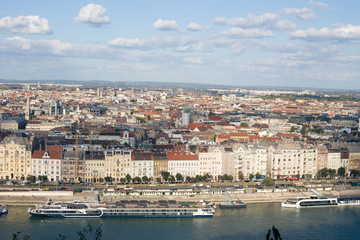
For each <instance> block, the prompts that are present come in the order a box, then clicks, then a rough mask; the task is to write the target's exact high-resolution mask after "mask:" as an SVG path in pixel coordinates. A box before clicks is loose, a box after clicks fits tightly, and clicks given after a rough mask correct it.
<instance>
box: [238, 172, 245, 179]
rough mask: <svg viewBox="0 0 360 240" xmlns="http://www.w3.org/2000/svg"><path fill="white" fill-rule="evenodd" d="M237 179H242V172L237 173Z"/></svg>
mask: <svg viewBox="0 0 360 240" xmlns="http://www.w3.org/2000/svg"><path fill="white" fill-rule="evenodd" d="M238 177H239V180H243V179H244V174H243V173H242V172H239V174H238Z"/></svg>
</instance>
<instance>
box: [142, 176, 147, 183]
mask: <svg viewBox="0 0 360 240" xmlns="http://www.w3.org/2000/svg"><path fill="white" fill-rule="evenodd" d="M141 180H142V181H143V182H148V181H149V178H148V177H147V176H143V177H142V178H141Z"/></svg>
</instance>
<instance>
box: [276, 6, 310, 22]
mask: <svg viewBox="0 0 360 240" xmlns="http://www.w3.org/2000/svg"><path fill="white" fill-rule="evenodd" d="M282 13H283V14H293V15H295V16H296V17H297V18H299V19H301V20H309V19H315V12H314V10H312V9H311V8H284V9H283V10H282Z"/></svg>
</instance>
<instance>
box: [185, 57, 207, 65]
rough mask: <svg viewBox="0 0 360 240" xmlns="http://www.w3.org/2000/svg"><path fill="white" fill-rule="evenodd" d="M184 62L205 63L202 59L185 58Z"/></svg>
mask: <svg viewBox="0 0 360 240" xmlns="http://www.w3.org/2000/svg"><path fill="white" fill-rule="evenodd" d="M183 61H184V62H188V63H195V64H202V63H203V59H202V58H200V57H185V58H183Z"/></svg>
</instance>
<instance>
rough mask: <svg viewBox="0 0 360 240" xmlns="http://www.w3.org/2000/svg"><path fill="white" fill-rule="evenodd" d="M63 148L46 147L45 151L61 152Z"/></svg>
mask: <svg viewBox="0 0 360 240" xmlns="http://www.w3.org/2000/svg"><path fill="white" fill-rule="evenodd" d="M63 148H64V146H55V145H48V146H47V149H48V151H49V152H61V151H62V150H63Z"/></svg>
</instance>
